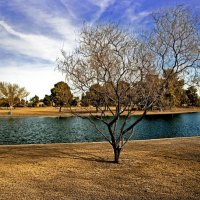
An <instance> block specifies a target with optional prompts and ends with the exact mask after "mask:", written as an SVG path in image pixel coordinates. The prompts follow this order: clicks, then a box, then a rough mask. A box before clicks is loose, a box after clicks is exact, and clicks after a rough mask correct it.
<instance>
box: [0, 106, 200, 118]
mask: <svg viewBox="0 0 200 200" xmlns="http://www.w3.org/2000/svg"><path fill="white" fill-rule="evenodd" d="M199 112H200V107H199V108H185V109H182V108H180V109H179V108H175V109H172V110H166V111H162V112H160V111H148V112H147V116H150V115H176V114H189V113H199ZM77 113H78V112H77ZM142 113H143V112H142V111H135V112H133V114H132V115H133V116H139V115H142ZM79 115H80V116H89V115H90V113H85V112H81V111H80V112H79ZM98 115H99V114H98V113H93V116H98ZM74 116H75V115H73V114H72V113H71V112H70V111H64V112H61V113H59V112H58V111H57V109H56V108H16V109H14V110H13V111H12V115H10V114H9V110H0V117H74ZM106 116H111V114H110V113H106Z"/></svg>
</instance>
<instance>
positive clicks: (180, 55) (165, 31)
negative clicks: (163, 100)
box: [149, 5, 200, 84]
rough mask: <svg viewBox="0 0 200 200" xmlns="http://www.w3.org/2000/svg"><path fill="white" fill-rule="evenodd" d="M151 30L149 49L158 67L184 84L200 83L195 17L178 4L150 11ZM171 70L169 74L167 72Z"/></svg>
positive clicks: (167, 76)
mask: <svg viewBox="0 0 200 200" xmlns="http://www.w3.org/2000/svg"><path fill="white" fill-rule="evenodd" d="M153 19H154V23H155V26H154V30H153V31H152V33H151V37H150V42H149V48H150V49H151V51H152V53H153V54H154V57H155V58H156V59H155V65H156V68H157V70H158V71H159V72H160V71H161V72H162V73H164V74H165V76H166V77H165V79H166V80H167V81H166V82H165V83H166V84H168V80H169V81H170V77H171V76H174V75H176V76H177V75H178V76H179V77H180V76H181V77H182V78H183V79H184V80H185V81H186V83H189V82H190V83H191V82H192V83H194V82H196V83H197V84H198V83H199V68H200V63H199V59H200V57H199V53H200V48H199V47H200V40H199V31H198V23H199V22H198V18H197V17H195V16H193V15H192V13H191V12H190V10H188V9H187V8H185V7H184V6H182V5H180V6H177V7H175V8H173V9H166V10H161V11H159V12H157V13H153ZM169 69H170V70H171V73H168V72H169Z"/></svg>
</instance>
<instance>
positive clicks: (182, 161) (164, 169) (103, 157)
mask: <svg viewBox="0 0 200 200" xmlns="http://www.w3.org/2000/svg"><path fill="white" fill-rule="evenodd" d="M112 157H113V152H112V149H111V146H110V145H109V144H107V143H82V144H49V145H18V146H9V145H8V146H5V145H3V146H0V163H1V164H0V199H2V200H4V199H5V200H6V199H12V200H18V199H20V200H23V199H41V200H43V199H48V200H49V199H115V200H117V199H181V200H182V199H183V200H184V199H185V200H186V199H200V137H192V138H179V139H178V138H177V139H162V140H149V141H131V142H130V143H128V145H127V146H126V148H125V149H124V151H123V152H122V155H121V162H120V164H114V163H112V162H111V161H112Z"/></svg>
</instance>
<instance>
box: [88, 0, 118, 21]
mask: <svg viewBox="0 0 200 200" xmlns="http://www.w3.org/2000/svg"><path fill="white" fill-rule="evenodd" d="M90 2H91V3H93V4H94V5H96V6H98V7H99V11H98V12H97V13H96V15H95V16H94V19H93V20H92V23H94V22H96V21H98V19H99V18H100V17H101V16H102V14H103V13H104V12H105V11H106V9H107V8H108V7H109V6H111V5H113V4H114V3H115V0H101V1H99V0H90Z"/></svg>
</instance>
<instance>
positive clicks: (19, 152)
mask: <svg viewBox="0 0 200 200" xmlns="http://www.w3.org/2000/svg"><path fill="white" fill-rule="evenodd" d="M91 151H93V150H91ZM95 152H96V150H95ZM95 152H94V153H92V152H91V153H90V152H88V150H84V149H82V150H81V149H74V148H70V147H64V148H63V147H62V148H60V147H57V148H56V147H55V146H54V147H50V146H45V145H44V146H31V147H30V146H22V147H19V146H18V147H8V148H6V147H4V148H2V149H0V159H2V158H4V159H5V158H12V159H13V158H14V159H19V160H20V161H22V162H23V158H25V159H24V160H26V161H27V160H29V161H36V160H38V161H39V160H42V159H50V158H63V159H64V158H69V159H80V160H86V161H93V162H101V163H113V160H107V159H105V157H107V156H105V157H103V156H99V155H97V154H101V153H102V154H104V152H105V151H104V150H103V149H102V150H99V152H98V153H95Z"/></svg>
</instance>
